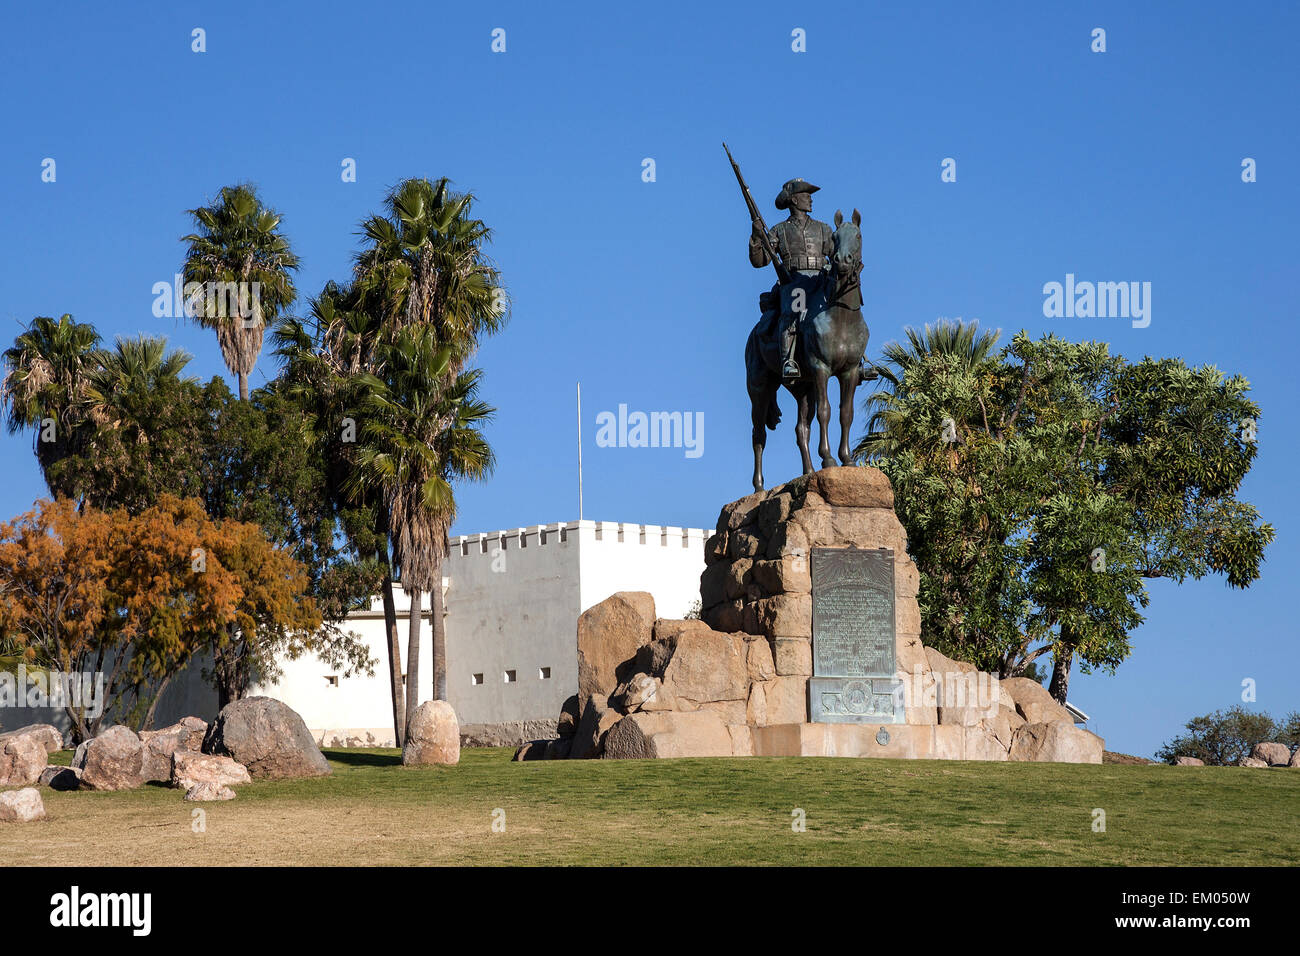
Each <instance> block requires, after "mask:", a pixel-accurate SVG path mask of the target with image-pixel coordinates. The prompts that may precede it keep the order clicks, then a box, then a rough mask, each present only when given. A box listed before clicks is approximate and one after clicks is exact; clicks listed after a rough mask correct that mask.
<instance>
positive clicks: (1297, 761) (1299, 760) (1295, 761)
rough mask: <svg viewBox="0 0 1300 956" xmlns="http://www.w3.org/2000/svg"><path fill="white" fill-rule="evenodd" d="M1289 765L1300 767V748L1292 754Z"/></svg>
mask: <svg viewBox="0 0 1300 956" xmlns="http://www.w3.org/2000/svg"><path fill="white" fill-rule="evenodd" d="M1287 766H1288V767H1300V750H1297V751H1296V752H1295V753H1293V754H1292V755H1291V759H1290V761H1288V763H1287Z"/></svg>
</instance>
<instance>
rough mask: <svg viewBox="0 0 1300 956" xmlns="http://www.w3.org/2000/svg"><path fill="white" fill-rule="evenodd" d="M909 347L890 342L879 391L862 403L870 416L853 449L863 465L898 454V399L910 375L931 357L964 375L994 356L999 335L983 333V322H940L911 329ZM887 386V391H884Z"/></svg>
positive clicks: (908, 337) (906, 330)
mask: <svg viewBox="0 0 1300 956" xmlns="http://www.w3.org/2000/svg"><path fill="white" fill-rule="evenodd" d="M904 331H905V333H906V335H907V344H906V345H903V344H901V343H898V342H890V343H889V344H888V345H886V346H885V348H884V350H883V355H884V363H883V364H880V365H877V366H876V368H877V370H878V371H879V373H880V377H879V379H877V381H878V382H879V384H878V385H877V387H876V390H875V391H874V392H872V393H871V394H870V395H868V396H867V397H866V398H865V399H864V400H863V403H862V410H863V414H864V415H865V416H866V419H867V424H866V430H865V431H864V432H863V434H862V437H861V438H859V439H858V443H857V444H856V445H855V446H854V447H853V457H854V459H855V460H857V461H859V462H865V461H870V460H874V459H877V458H880V457H883V456H886V455H889V454H891V453H893V452H895V451H897V450H898V449H897V443H896V442H895V441H894V440H893V438H892V437H891V434H890V433H891V427H890V426H891V422H892V421H893V420H894V419H895V417H896V416H897V415H898V414H899V413H898V410H897V405H898V396H899V394H900V393H901V392H902V390H903V389H904V388H905V387H906V384H905V382H906V378H907V373H908V372H909V371H911V370H912V369H915V368H916V367H917V366H918V365H919V364H920V363H921V362H922V361H924V360H925V359H926V358H927V357H928V356H942V357H945V358H948V359H950V360H952V361H953V362H955V363H957V367H958V368H959V369H961V370H963V371H970V370H973V369H976V368H978V367H979V366H981V365H983V364H984V363H985V362H987V361H988V360H989V359H990V358H991V357H992V356H993V348H994V346H995V345H996V344H997V341H998V335H999V332H997V331H994V332H988V331H985V332H981V331H980V330H979V322H978V321H974V322H962V321H961V320H960V319H958V320H956V321H952V322H950V321H948V320H946V319H940V320H939V321H938V322H937V323H935V324H934V325H933V326H932V325H929V324H928V323H927V324H926V326H925V330H924V331H923V332H918V331H917V330H916V329H914V328H912V327H911V326H909V327H908V328H907V329H905V330H904ZM882 386H883V387H882Z"/></svg>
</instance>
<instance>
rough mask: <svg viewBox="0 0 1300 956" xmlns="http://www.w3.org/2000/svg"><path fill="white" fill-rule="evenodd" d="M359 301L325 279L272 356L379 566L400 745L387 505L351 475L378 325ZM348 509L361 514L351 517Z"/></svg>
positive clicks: (288, 322)
mask: <svg viewBox="0 0 1300 956" xmlns="http://www.w3.org/2000/svg"><path fill="white" fill-rule="evenodd" d="M357 299H358V297H357V295H356V293H355V292H354V290H353V289H352V288H351V287H341V286H339V285H338V284H337V283H335V282H333V281H331V282H328V283H326V285H325V287H324V288H323V289H322V290H321V292H320V294H319V295H317V296H315V297H314V298H312V299H311V300H310V307H311V323H310V326H309V325H308V324H307V323H304V322H303V320H302V319H300V318H298V317H296V316H286V317H284V318H283V319H282V320H281V321H280V322H279V323H278V324H277V326H276V328H275V330H274V332H273V339H274V342H275V346H276V348H275V353H276V355H277V357H278V358H279V359H280V360H281V363H282V364H283V373H282V376H281V378H282V381H283V383H284V388H285V391H286V394H287V395H289V396H290V397H291V398H293V399H294V400H295V401H296V402H297V403H298V404H299V405H300V406H301V407H302V408H303V409H304V410H305V411H306V412H307V413H308V414H309V415H310V416H311V417H312V418H313V419H314V421H315V423H316V424H315V430H316V435H317V440H318V441H319V442H320V444H321V447H322V452H323V455H324V460H325V461H326V463H327V475H328V482H329V488H330V498H331V501H332V503H333V506H334V509H335V513H336V514H337V515H338V516H339V517H340V518H341V519H342V520H341V523H342V525H343V526H344V528H345V529H347V530H348V532H349V534H350V537H352V539H353V542H354V544H355V545H356V547H357V550H358V552H359V553H365V554H371V553H373V554H374V556H375V558H376V560H377V561H378V562H379V564H380V566H381V567H382V568H383V571H384V580H383V590H382V592H381V599H382V601H383V608H384V633H385V636H386V643H387V646H388V673H389V682H390V688H391V691H392V701H393V733H394V734H395V736H394V738H393V739H394V740H395V741H396V742H397V744H398V745H399V746H400V745H401V743H402V741H403V740H404V739H405V735H406V733H405V729H406V703H405V688H404V686H403V683H402V649H401V642H400V638H399V636H398V633H397V605H396V603H395V602H394V600H393V584H394V569H393V562H392V560H391V558H390V554H389V548H390V544H389V538H390V534H389V529H390V520H389V514H388V507H387V504H386V502H385V501H384V498H383V496H382V495H381V494H379V493H378V492H375V491H370V490H358V489H356V488H355V487H354V486H355V484H356V483H355V481H350V480H349V479H350V476H351V475H352V474H353V473H354V472H355V470H356V468H357V463H356V457H357V456H356V444H355V440H354V437H353V436H352V435H351V434H350V432H349V429H352V428H355V423H356V421H357V420H358V419H359V418H361V417H362V415H361V403H362V402H363V401H364V398H365V395H366V392H367V388H368V385H367V380H365V379H363V377H362V376H363V373H364V372H366V371H367V370H369V369H371V368H373V367H374V356H373V352H374V349H375V345H376V343H377V342H379V341H380V340H381V336H380V331H381V328H380V323H379V322H378V320H377V319H376V318H375V316H374V315H373V314H371V313H368V312H366V311H364V310H362V309H360V308H357ZM345 485H346V486H347V490H346V491H345V490H344V487H345ZM349 510H351V511H353V512H360V513H361V514H362V515H364V516H365V517H364V518H362V519H360V520H357V519H354V518H352V517H351V515H350V514H348V512H349ZM362 539H364V540H362Z"/></svg>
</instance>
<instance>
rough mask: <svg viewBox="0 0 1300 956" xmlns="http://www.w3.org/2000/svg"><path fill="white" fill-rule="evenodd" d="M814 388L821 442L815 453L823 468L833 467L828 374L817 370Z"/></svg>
mask: <svg viewBox="0 0 1300 956" xmlns="http://www.w3.org/2000/svg"><path fill="white" fill-rule="evenodd" d="M816 374H817V383H816V388H817V392H816V394H815V396H814V399H815V401H816V402H817V424H818V425H819V426H821V443H820V444H819V445H818V446H817V453H818V454H819V455H821V456H822V467H823V468H834V467H835V459H834V458H832V457H831V436H830V430H831V400H830V396H829V395H828V394H827V392H826V386H827V383H828V382H829V381H830V374H829V373H827V372H823V371H820V370H818V372H817V373H816Z"/></svg>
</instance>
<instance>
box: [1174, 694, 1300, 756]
mask: <svg viewBox="0 0 1300 956" xmlns="http://www.w3.org/2000/svg"><path fill="white" fill-rule="evenodd" d="M1296 716H1297V715H1296V714H1290V715H1288V719H1291V718H1295V717H1296ZM1282 730H1283V728H1280V727H1279V726H1278V724H1277V722H1276V721H1274V720H1273V718H1272V717H1270V716H1269V715H1268V714H1264V713H1255V712H1253V711H1249V710H1246V709H1245V708H1244V707H1241V706H1237V707H1232V708H1230V709H1228V710H1216V711H1215V712H1214V713H1212V714H1206V715H1204V716H1203V717H1193V718H1192V719H1191V720H1189V721H1188V722H1187V733H1185V734H1181V735H1179V736H1177V737H1175V738H1174V739H1173V740H1170V741H1168V742H1166V743H1165V744H1164V745H1163V746H1162V747H1161V748H1160V749H1159V750H1158V751H1156V759H1157V760H1163V761H1164V762H1165V763H1173V762H1174V761H1175V760H1176V759H1177V758H1178V757H1195V758H1196V759H1197V760H1203V761H1205V762H1206V763H1207V764H1212V765H1215V766H1221V767H1227V766H1233V765H1235V764H1236V763H1237V762H1238V761H1240V760H1241V758H1242V757H1249V756H1250V751H1251V749H1252V748H1253V747H1254V746H1255V744H1257V743H1261V742H1265V741H1272V740H1281V739H1282V738H1281V737H1280V736H1279V732H1280V731H1282ZM1284 742H1286V743H1288V744H1291V745H1292V746H1294V744H1293V743H1292V741H1291V740H1286V741H1284Z"/></svg>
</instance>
